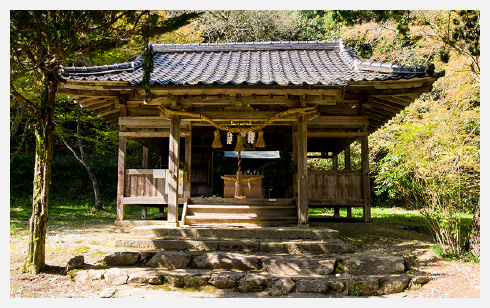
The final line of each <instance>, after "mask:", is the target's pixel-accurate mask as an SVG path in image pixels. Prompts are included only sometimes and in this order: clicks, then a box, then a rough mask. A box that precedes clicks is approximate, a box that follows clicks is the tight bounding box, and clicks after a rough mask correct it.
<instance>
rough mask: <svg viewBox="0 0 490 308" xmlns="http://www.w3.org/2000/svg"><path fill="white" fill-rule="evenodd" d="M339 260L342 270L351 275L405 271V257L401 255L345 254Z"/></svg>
mask: <svg viewBox="0 0 490 308" xmlns="http://www.w3.org/2000/svg"><path fill="white" fill-rule="evenodd" d="M340 262H342V264H343V266H344V270H345V271H346V272H348V273H350V274H353V275H376V274H378V275H383V274H395V273H402V272H404V271H405V259H404V258H403V257H402V256H374V255H373V256H347V257H342V258H341V260H340Z"/></svg>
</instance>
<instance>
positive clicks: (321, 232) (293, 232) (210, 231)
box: [132, 225, 339, 241]
mask: <svg viewBox="0 0 490 308" xmlns="http://www.w3.org/2000/svg"><path fill="white" fill-rule="evenodd" d="M132 235H133V236H135V237H154V238H177V237H181V238H187V239H209V238H211V239H269V240H296V239H302V240H306V241H308V240H312V241H322V240H323V241H326V240H330V239H338V238H339V231H337V230H333V229H326V228H308V229H299V228H296V227H293V228H219V227H212V228H200V227H180V228H171V227H167V226H165V225H150V226H138V227H135V228H133V230H132Z"/></svg>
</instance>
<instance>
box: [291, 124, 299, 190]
mask: <svg viewBox="0 0 490 308" xmlns="http://www.w3.org/2000/svg"><path fill="white" fill-rule="evenodd" d="M292 136H293V138H292V139H293V140H292V141H293V142H292V143H293V144H292V145H293V166H296V172H294V171H293V198H297V197H298V168H297V167H298V142H297V141H298V125H296V124H293V127H292Z"/></svg>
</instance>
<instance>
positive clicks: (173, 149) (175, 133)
mask: <svg viewBox="0 0 490 308" xmlns="http://www.w3.org/2000/svg"><path fill="white" fill-rule="evenodd" d="M179 157H180V116H178V115H171V116H170V136H169V143H168V171H169V178H168V212H167V225H169V226H174V227H178V226H179V220H178V216H179V204H178V199H179V195H178V193H179Z"/></svg>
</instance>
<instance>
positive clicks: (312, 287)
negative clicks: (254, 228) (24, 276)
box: [69, 267, 415, 297]
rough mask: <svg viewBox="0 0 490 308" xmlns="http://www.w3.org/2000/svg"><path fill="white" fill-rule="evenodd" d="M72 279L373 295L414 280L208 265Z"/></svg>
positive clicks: (91, 272) (80, 274) (113, 285)
mask: <svg viewBox="0 0 490 308" xmlns="http://www.w3.org/2000/svg"><path fill="white" fill-rule="evenodd" d="M69 274H70V275H71V277H72V279H73V280H74V281H75V282H77V283H79V284H82V285H87V284H91V285H94V286H96V287H98V288H100V289H104V288H106V289H104V290H103V291H102V292H101V294H100V296H101V297H112V296H114V293H116V291H117V288H118V287H122V286H124V285H127V286H138V287H141V286H145V285H166V286H167V287H169V288H171V289H178V288H188V289H189V288H190V289H200V288H203V287H206V286H212V287H214V288H217V289H228V290H232V291H235V292H260V291H267V292H268V293H269V294H270V295H273V296H284V295H287V294H289V293H295V292H298V293H331V294H333V295H335V296H337V297H340V296H373V295H386V294H393V293H399V292H403V291H404V290H405V289H406V288H407V287H409V286H410V285H412V284H414V283H415V280H414V279H413V277H411V276H409V275H407V274H385V275H375V276H369V275H366V276H354V275H346V274H337V275H329V276H301V275H298V276H287V275H274V274H270V273H266V272H259V271H248V272H244V271H236V270H222V271H217V270H209V269H174V270H168V269H154V268H127V267H126V268H121V267H113V268H110V269H88V270H77V271H70V272H69Z"/></svg>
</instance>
